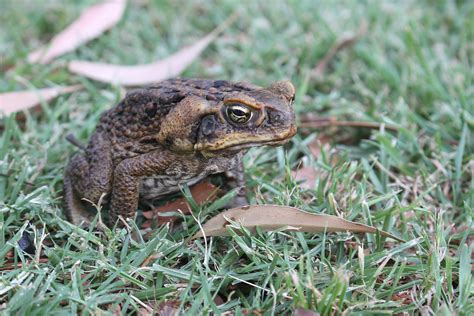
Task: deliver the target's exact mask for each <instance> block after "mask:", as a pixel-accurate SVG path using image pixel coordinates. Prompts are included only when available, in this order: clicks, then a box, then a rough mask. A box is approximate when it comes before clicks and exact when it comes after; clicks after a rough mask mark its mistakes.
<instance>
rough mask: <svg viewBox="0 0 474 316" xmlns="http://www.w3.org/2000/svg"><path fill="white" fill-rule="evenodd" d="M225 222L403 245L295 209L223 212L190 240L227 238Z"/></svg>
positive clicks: (258, 207)
mask: <svg viewBox="0 0 474 316" xmlns="http://www.w3.org/2000/svg"><path fill="white" fill-rule="evenodd" d="M227 219H230V220H232V221H234V222H237V223H239V224H240V225H242V226H243V227H245V228H247V229H249V230H250V231H251V232H255V229H256V227H257V226H258V227H260V228H261V229H262V230H264V231H270V230H275V229H281V228H285V227H287V228H288V229H289V230H296V231H300V232H308V233H319V232H324V231H327V232H345V231H350V232H354V233H376V232H377V231H378V232H379V233H380V234H381V235H382V236H385V237H390V238H393V239H395V240H398V241H403V240H402V239H400V238H398V237H395V236H393V235H391V234H389V233H387V232H385V231H382V230H378V229H377V228H375V227H372V226H368V225H364V224H359V223H354V222H351V221H348V220H345V219H342V218H340V217H337V216H332V215H324V214H312V213H308V212H305V211H302V210H300V209H298V208H295V207H289V206H280V205H250V206H244V207H239V208H233V209H230V210H227V211H225V212H222V213H220V214H218V215H216V216H215V217H213V218H211V219H210V220H208V221H207V222H206V223H205V224H204V225H203V226H202V227H203V231H199V232H198V233H196V234H195V235H194V236H193V237H192V238H191V239H195V238H199V237H203V234H204V235H205V236H206V237H210V236H228V235H229V231H228V230H227V227H228V225H229V224H230V223H229V221H228V220H227Z"/></svg>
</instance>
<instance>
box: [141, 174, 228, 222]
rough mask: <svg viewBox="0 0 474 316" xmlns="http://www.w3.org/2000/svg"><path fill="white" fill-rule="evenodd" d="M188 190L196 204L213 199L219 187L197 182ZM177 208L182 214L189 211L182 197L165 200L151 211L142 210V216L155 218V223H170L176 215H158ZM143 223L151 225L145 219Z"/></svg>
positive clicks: (189, 208)
mask: <svg viewBox="0 0 474 316" xmlns="http://www.w3.org/2000/svg"><path fill="white" fill-rule="evenodd" d="M190 191H191V195H192V196H193V199H194V201H196V203H197V204H198V205H202V204H204V203H206V202H211V201H213V200H215V199H216V197H217V195H218V193H219V189H218V188H217V187H216V186H215V185H213V184H211V183H209V182H201V183H198V184H196V185H194V186H192V187H191V188H190ZM178 210H180V211H181V212H182V213H183V214H190V213H191V207H190V206H189V204H188V202H187V201H186V199H185V198H184V197H180V198H177V199H176V200H174V201H171V202H167V203H166V204H164V205H162V206H158V207H154V208H153V209H152V210H151V211H147V212H143V217H145V218H146V219H156V220H157V225H159V226H160V225H164V224H166V223H172V222H174V221H176V220H177V219H179V217H177V216H160V213H168V212H176V211H178ZM145 223H148V224H146V225H144V227H143V228H146V226H151V223H150V222H148V221H147V222H145Z"/></svg>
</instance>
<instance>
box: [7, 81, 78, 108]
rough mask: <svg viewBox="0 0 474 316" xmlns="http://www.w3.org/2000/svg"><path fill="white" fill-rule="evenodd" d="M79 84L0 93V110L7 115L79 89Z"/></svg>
mask: <svg viewBox="0 0 474 316" xmlns="http://www.w3.org/2000/svg"><path fill="white" fill-rule="evenodd" d="M81 88H82V86H81V85H75V86H67V87H54V88H46V89H39V90H32V91H15V92H7V93H2V94H0V112H1V113H3V115H9V114H11V113H14V112H18V111H22V110H26V109H29V108H31V107H34V106H35V105H38V104H40V103H41V102H42V101H44V102H48V101H50V100H52V99H54V98H56V97H57V96H59V95H61V94H65V93H71V92H74V91H77V90H79V89H81Z"/></svg>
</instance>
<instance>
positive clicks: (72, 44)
mask: <svg viewBox="0 0 474 316" xmlns="http://www.w3.org/2000/svg"><path fill="white" fill-rule="evenodd" d="M126 4H127V1H126V0H105V1H103V2H101V3H99V4H96V5H93V6H90V7H88V8H87V9H86V10H84V11H83V12H82V14H81V15H80V16H79V18H78V19H77V20H75V21H74V22H72V23H71V24H70V25H69V26H68V27H67V28H65V29H64V30H63V31H62V32H60V33H59V34H57V35H56V36H54V37H53V39H52V40H51V41H50V43H49V44H48V45H45V46H43V47H40V48H38V49H37V50H35V51H33V52H32V53H30V54H29V55H28V61H29V62H30V63H41V64H46V63H49V62H50V61H52V60H53V59H54V58H56V57H59V56H61V55H63V54H65V53H68V52H71V51H73V50H75V49H76V48H77V47H79V46H81V45H82V44H84V43H87V42H89V41H90V40H92V39H94V38H97V37H99V36H100V35H102V33H104V32H105V31H107V30H108V29H110V28H112V27H113V26H114V25H115V24H117V23H118V22H119V21H120V19H121V18H122V16H123V13H124V11H125V7H126Z"/></svg>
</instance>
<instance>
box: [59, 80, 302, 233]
mask: <svg viewBox="0 0 474 316" xmlns="http://www.w3.org/2000/svg"><path fill="white" fill-rule="evenodd" d="M294 97H295V88H294V87H293V85H292V84H291V83H290V82H289V81H279V82H275V83H273V84H272V85H270V87H268V88H261V87H258V86H255V85H253V84H249V83H242V82H239V83H233V82H229V81H225V80H217V81H216V80H200V79H172V80H166V81H163V82H160V83H158V84H155V85H152V86H149V87H146V88H142V89H138V90H133V91H131V92H129V93H127V95H126V97H125V98H124V99H123V100H122V101H121V102H120V103H119V104H118V105H116V106H115V107H113V108H111V109H109V110H107V111H105V112H104V113H103V114H102V116H101V118H100V121H99V123H98V125H97V127H96V130H95V132H94V133H93V135H92V136H91V138H90V141H89V143H88V145H87V147H86V148H85V150H84V152H81V153H77V154H75V155H74V156H73V157H72V158H71V159H70V161H69V164H68V165H67V168H66V173H65V177H64V195H65V204H66V211H67V212H66V213H67V216H68V218H69V219H70V220H71V221H72V222H73V223H75V224H79V223H81V222H83V221H86V222H87V221H89V219H90V216H91V213H90V210H89V208H90V205H91V203H90V202H93V203H97V202H98V201H99V199H100V197H101V196H102V195H103V194H105V197H106V199H105V200H106V201H107V203H108V204H109V209H110V211H109V214H110V223H111V224H114V223H115V222H116V220H117V218H118V216H123V217H124V218H134V217H135V213H136V210H137V206H138V201H139V198H143V199H155V198H159V197H162V196H163V195H166V194H169V193H172V192H177V191H179V185H182V184H188V185H192V184H194V183H197V182H198V181H200V180H202V179H204V178H205V177H206V176H208V175H211V174H219V173H221V174H223V175H224V176H225V177H226V178H227V184H228V185H229V186H231V187H238V188H240V189H239V193H238V195H237V197H236V201H235V202H236V203H235V204H237V205H242V204H245V203H246V199H245V191H244V175H243V165H242V156H243V154H244V153H245V152H246V151H247V150H248V149H249V148H251V147H256V146H262V145H282V144H284V143H286V142H288V141H289V140H290V139H291V138H292V137H293V135H295V133H296V125H295V115H294V112H293V108H292V103H293V100H294ZM84 199H86V200H88V201H89V202H88V201H84ZM119 225H121V224H119Z"/></svg>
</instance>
